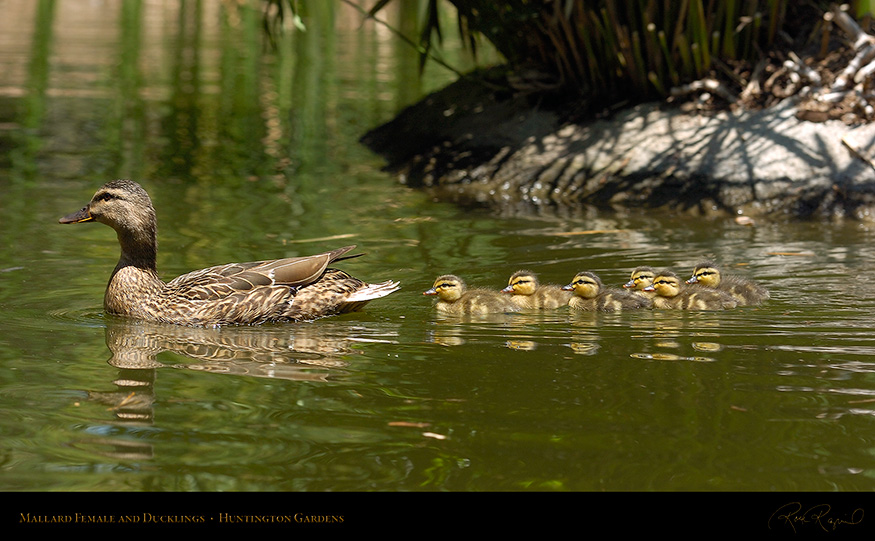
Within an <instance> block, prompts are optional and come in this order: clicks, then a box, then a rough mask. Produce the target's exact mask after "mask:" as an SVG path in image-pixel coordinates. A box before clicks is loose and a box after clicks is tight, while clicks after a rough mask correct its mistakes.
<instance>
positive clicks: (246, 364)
mask: <svg viewBox="0 0 875 541" xmlns="http://www.w3.org/2000/svg"><path fill="white" fill-rule="evenodd" d="M333 328H334V327H333V326H331V325H319V326H297V327H294V328H290V327H288V326H280V325H278V326H276V327H271V326H259V327H224V328H199V327H181V326H178V325H170V324H161V323H151V322H146V321H140V320H130V319H123V318H115V317H111V318H110V319H108V320H107V326H106V345H107V347H109V350H110V351H111V353H112V356H111V357H110V359H109V360H108V361H107V362H108V363H109V364H110V365H111V366H113V367H115V368H118V369H119V375H118V377H117V378H116V379H115V380H113V383H114V384H115V385H116V386H117V387H118V389H117V390H115V391H109V392H103V391H93V392H90V393H89V398H90V399H91V400H95V401H97V402H100V403H104V404H107V405H109V406H110V407H111V408H112V410H113V411H114V412H115V415H116V418H117V419H118V420H123V421H130V422H145V423H150V422H151V420H152V417H153V414H152V411H151V408H152V403H153V401H154V397H153V384H154V381H155V379H156V376H157V371H156V369H158V368H163V367H174V368H187V369H190V370H199V371H204V372H211V373H215V374H229V375H241V376H255V377H261V378H277V379H285V380H293V381H327V380H328V379H329V378H330V377H331V375H332V371H336V370H339V369H342V368H344V367H346V366H347V364H348V363H347V361H345V360H344V359H343V357H344V356H348V355H352V354H355V353H358V352H359V351H358V350H356V349H353V348H352V347H351V344H352V343H353V342H354V340H353V339H350V338H347V337H342V336H341V333H340V331H338V333H333V332H332V329H333ZM165 352H169V353H171V354H176V355H179V356H181V357H185V358H187V359H188V361H187V362H186V361H183V362H181V363H180V362H172V361H171V362H167V363H165V362H162V361H160V360H158V359H157V356H158V355H159V354H161V353H165Z"/></svg>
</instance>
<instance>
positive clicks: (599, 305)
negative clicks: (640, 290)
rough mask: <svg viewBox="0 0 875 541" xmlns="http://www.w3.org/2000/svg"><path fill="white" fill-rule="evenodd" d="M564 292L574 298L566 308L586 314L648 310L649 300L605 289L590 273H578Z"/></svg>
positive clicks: (628, 293)
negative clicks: (571, 293)
mask: <svg viewBox="0 0 875 541" xmlns="http://www.w3.org/2000/svg"><path fill="white" fill-rule="evenodd" d="M562 289H564V290H565V291H572V292H573V293H574V296H573V297H571V300H570V301H568V306H570V307H571V308H574V309H576V310H584V311H587V312H595V311H599V312H619V311H621V310H635V309H638V308H650V307H651V305H652V303H651V300H650V299H649V298H647V297H644V296H642V295H636V294H634V293H632V292H630V291H623V290H621V289H607V288H605V287H604V285H603V284H602V281H601V279H600V278H599V277H598V276H597V275H595V274H594V273H592V272H578V273H577V275H576V276H575V277H574V279H573V280H572V281H571V283H570V284H568V285H567V286H563V287H562Z"/></svg>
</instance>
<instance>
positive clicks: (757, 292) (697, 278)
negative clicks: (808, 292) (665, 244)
mask: <svg viewBox="0 0 875 541" xmlns="http://www.w3.org/2000/svg"><path fill="white" fill-rule="evenodd" d="M687 283H688V284H700V285H702V286H704V287H707V288H713V289H716V290H719V291H725V292H726V293H729V294H730V295H732V296H733V297H734V298H735V300H736V301H738V305H739V306H752V305H755V304H760V303H761V302H763V301H764V300H766V299H768V298H769V292H768V291H767V290H766V288H764V287H762V286H760V285H759V284H755V283H753V282H750V281H748V280H745V279H744V278H739V277H738V276H723V275H722V273H721V272H720V269H719V268H718V267H717V265H715V264H714V263H712V262H710V261H705V262H702V263H699V264H698V265H696V267H695V268H694V269H693V276H692V277H691V278H690V279H689V280H687Z"/></svg>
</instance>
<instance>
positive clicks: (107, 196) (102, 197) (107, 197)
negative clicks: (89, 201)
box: [95, 192, 115, 201]
mask: <svg viewBox="0 0 875 541" xmlns="http://www.w3.org/2000/svg"><path fill="white" fill-rule="evenodd" d="M110 199H115V196H114V195H113V194H111V193H109V192H103V193H102V194H100V195H98V196H97V197H96V198H95V200H96V201H109V200H110Z"/></svg>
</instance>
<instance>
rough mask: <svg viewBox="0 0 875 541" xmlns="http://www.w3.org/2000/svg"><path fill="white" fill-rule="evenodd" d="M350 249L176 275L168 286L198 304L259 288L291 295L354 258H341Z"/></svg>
mask: <svg viewBox="0 0 875 541" xmlns="http://www.w3.org/2000/svg"><path fill="white" fill-rule="evenodd" d="M353 248H355V246H345V247H343V248H338V249H336V250H331V251H330V252H325V253H322V254H316V255H310V256H304V257H288V258H284V259H273V260H269V261H252V262H248V263H228V264H226V265H218V266H215V267H209V268H206V269H201V270H196V271H193V272H189V273H188V274H183V275H182V276H178V277H176V278H174V279H173V280H171V281H170V282H168V283H167V287H168V289H169V290H172V291H173V292H174V294H175V295H176V296H178V297H182V298H186V299H190V300H200V301H207V300H212V301H217V300H220V299H223V298H226V297H228V296H232V295H236V294H240V293H243V294H253V295H254V294H255V292H256V291H257V290H258V289H262V288H263V289H265V291H264V292H263V293H262V294H268V291H267V290H270V289H273V288H279V289H282V290H285V291H289V292H290V293H294V290H295V289H297V288H301V287H304V286H307V285H309V284H312V283H313V282H315V281H317V280H318V279H319V278H320V277H321V276H322V275H323V274H324V273H325V269H327V268H328V265H329V264H331V263H332V262H334V261H339V260H342V259H349V258H351V257H357V256H356V255H353V256H346V257H344V255H345V254H346V253H347V252H349V251H350V250H352V249H353ZM290 288H292V289H291V290H290ZM269 296H271V297H274V296H275V294H269Z"/></svg>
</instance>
